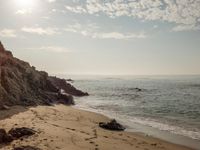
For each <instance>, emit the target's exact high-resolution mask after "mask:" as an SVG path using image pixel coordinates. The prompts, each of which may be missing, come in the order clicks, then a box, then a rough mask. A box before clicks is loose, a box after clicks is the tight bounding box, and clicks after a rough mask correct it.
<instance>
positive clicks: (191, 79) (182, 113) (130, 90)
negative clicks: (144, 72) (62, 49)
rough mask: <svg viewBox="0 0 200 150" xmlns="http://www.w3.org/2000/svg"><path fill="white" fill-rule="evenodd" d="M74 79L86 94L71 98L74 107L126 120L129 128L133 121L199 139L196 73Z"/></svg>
mask: <svg viewBox="0 0 200 150" xmlns="http://www.w3.org/2000/svg"><path fill="white" fill-rule="evenodd" d="M74 79H75V81H74V82H73V83H72V84H73V85H74V86H76V87H77V88H79V89H81V90H83V91H87V92H88V93H89V94H90V96H88V97H81V98H75V101H76V107H79V108H82V109H86V110H91V111H95V112H100V113H103V114H106V115H109V116H111V117H115V118H116V119H119V120H121V121H123V122H126V125H127V127H128V128H130V129H131V128H134V126H132V125H133V124H137V125H139V126H140V125H142V126H147V127H151V128H153V129H157V130H159V131H166V132H169V133H172V134H175V135H180V136H184V137H187V138H188V139H193V140H196V142H197V143H198V142H199V143H200V76H82V77H80V76H79V77H74ZM139 89H141V90H139ZM135 128H136V127H135ZM144 131H145V130H144ZM197 145H198V144H197Z"/></svg>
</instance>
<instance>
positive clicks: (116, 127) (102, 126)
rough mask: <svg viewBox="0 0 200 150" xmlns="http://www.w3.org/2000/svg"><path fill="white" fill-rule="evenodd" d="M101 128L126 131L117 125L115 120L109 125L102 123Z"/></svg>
mask: <svg viewBox="0 0 200 150" xmlns="http://www.w3.org/2000/svg"><path fill="white" fill-rule="evenodd" d="M99 127H101V128H104V129H108V130H113V131H124V130H125V129H126V128H125V127H124V126H122V125H121V124H119V123H117V121H116V120H115V119H113V120H111V121H110V122H108V123H104V122H100V123H99Z"/></svg>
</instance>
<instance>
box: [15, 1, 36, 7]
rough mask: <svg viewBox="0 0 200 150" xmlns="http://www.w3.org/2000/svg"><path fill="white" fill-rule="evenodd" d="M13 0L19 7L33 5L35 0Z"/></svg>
mask: <svg viewBox="0 0 200 150" xmlns="http://www.w3.org/2000/svg"><path fill="white" fill-rule="evenodd" d="M15 2H16V4H17V5H18V6H19V7H23V8H27V7H33V6H34V4H35V0H15Z"/></svg>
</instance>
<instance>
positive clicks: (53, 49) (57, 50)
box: [29, 46, 70, 53]
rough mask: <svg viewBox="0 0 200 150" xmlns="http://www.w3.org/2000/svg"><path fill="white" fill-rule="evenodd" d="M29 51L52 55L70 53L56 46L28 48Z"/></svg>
mask: <svg viewBox="0 0 200 150" xmlns="http://www.w3.org/2000/svg"><path fill="white" fill-rule="evenodd" d="M29 50H37V51H46V52H54V53H68V52H70V51H69V50H67V49H66V48H64V47H58V46H44V47H39V48H29Z"/></svg>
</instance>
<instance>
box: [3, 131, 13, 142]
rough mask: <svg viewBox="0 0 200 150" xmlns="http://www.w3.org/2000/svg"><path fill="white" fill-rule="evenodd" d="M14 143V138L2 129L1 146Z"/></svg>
mask: <svg viewBox="0 0 200 150" xmlns="http://www.w3.org/2000/svg"><path fill="white" fill-rule="evenodd" d="M12 141H13V138H12V137H11V136H10V135H8V134H7V133H6V130H5V129H0V144H2V143H10V142H12Z"/></svg>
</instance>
